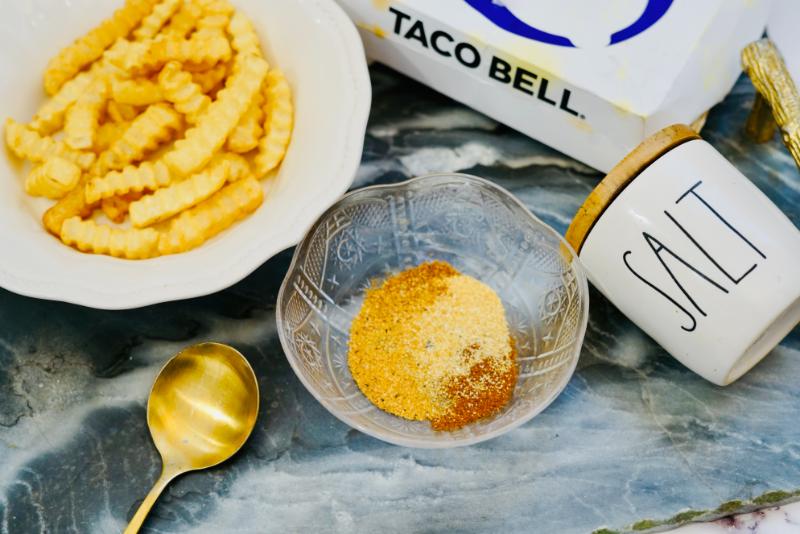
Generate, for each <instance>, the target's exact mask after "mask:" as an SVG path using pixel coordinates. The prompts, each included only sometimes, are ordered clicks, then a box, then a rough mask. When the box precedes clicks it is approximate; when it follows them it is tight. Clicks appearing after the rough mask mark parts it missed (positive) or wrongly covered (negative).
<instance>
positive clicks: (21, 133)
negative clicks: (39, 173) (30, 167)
mask: <svg viewBox="0 0 800 534" xmlns="http://www.w3.org/2000/svg"><path fill="white" fill-rule="evenodd" d="M6 144H7V145H8V148H10V149H11V152H13V153H14V155H16V156H17V157H19V158H22V159H27V160H30V161H32V162H34V163H41V162H44V161H46V160H48V159H50V158H52V157H54V156H60V157H62V158H64V159H68V160H69V161H72V162H73V163H76V164H77V165H78V166H79V167H80V168H81V169H88V168H89V167H90V166H91V165H92V163H94V159H95V155H94V153H92V152H80V151H77V150H72V149H71V148H69V147H68V146H67V145H66V144H64V143H63V142H62V141H56V140H54V139H53V138H52V137H46V136H41V135H39V134H38V133H36V132H35V131H33V130H31V129H30V128H28V127H26V126H25V125H24V124H20V123H18V122H16V121H15V120H14V119H10V118H9V119H6Z"/></svg>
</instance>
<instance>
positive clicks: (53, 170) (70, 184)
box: [25, 157, 81, 198]
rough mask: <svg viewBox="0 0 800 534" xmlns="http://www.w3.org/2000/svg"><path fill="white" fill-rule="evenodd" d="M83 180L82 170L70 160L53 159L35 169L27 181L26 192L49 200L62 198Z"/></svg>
mask: <svg viewBox="0 0 800 534" xmlns="http://www.w3.org/2000/svg"><path fill="white" fill-rule="evenodd" d="M80 178H81V170H80V168H79V167H78V166H77V165H75V164H74V163H72V162H71V161H69V160H66V159H64V158H59V157H53V158H50V159H48V160H47V161H45V162H44V163H42V164H41V165H39V166H37V167H34V168H33V169H32V170H31V172H30V174H28V177H27V178H26V179H25V192H26V193H28V194H29V195H33V196H38V197H47V198H61V197H63V196H64V195H66V194H67V193H68V192H69V191H70V190H71V189H72V188H74V187H75V186H76V185H77V184H78V181H79V180H80Z"/></svg>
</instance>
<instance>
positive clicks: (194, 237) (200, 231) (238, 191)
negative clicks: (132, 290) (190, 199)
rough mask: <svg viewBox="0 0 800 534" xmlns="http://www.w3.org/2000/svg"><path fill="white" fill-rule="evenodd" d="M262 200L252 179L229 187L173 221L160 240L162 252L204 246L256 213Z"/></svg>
mask: <svg viewBox="0 0 800 534" xmlns="http://www.w3.org/2000/svg"><path fill="white" fill-rule="evenodd" d="M263 198H264V193H263V191H262V189H261V185H260V184H259V182H258V181H257V180H256V179H254V178H252V177H251V178H245V179H243V180H239V181H236V182H233V183H231V184H228V185H226V186H225V187H223V188H222V189H220V190H219V191H218V192H217V193H215V194H214V195H213V196H211V197H210V198H208V199H206V200H205V201H203V202H201V203H200V204H198V205H197V206H194V207H193V208H190V209H188V210H186V211H184V212H183V213H181V214H180V215H178V216H177V217H175V218H174V219H172V221H171V222H170V225H169V228H168V229H167V231H166V232H164V233H162V234H161V237H160V238H159V242H158V251H159V253H161V254H174V253H177V252H185V251H187V250H191V249H193V248H195V247H197V246H199V245H201V244H203V243H204V242H205V241H207V240H208V239H211V238H212V237H214V236H215V235H217V234H218V233H220V232H221V231H223V230H224V229H226V228H227V227H229V226H230V225H232V224H233V223H235V222H236V221H238V220H239V219H242V218H244V217H246V216H247V215H249V214H250V213H252V212H253V211H255V210H256V208H258V207H259V206H260V205H261V202H262V200H263Z"/></svg>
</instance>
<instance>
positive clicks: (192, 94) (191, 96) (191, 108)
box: [158, 61, 211, 124]
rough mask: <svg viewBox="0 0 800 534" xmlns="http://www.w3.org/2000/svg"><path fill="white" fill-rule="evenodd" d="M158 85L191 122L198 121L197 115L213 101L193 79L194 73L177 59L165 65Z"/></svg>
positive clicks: (187, 120)
mask: <svg viewBox="0 0 800 534" xmlns="http://www.w3.org/2000/svg"><path fill="white" fill-rule="evenodd" d="M158 85H159V87H160V88H161V91H162V92H163V94H164V97H165V98H166V99H167V100H169V101H170V102H172V104H173V105H174V106H175V109H176V110H178V111H179V112H180V113H183V115H184V116H185V118H186V122H188V123H189V124H194V123H195V122H197V117H198V116H199V115H200V114H201V113H203V112H204V111H205V109H206V108H207V107H208V105H209V104H210V103H211V99H210V98H209V97H208V96H206V95H204V94H203V91H202V89H201V88H200V86H199V85H197V84H196V83H194V82H193V81H192V75H191V74H189V73H188V72H184V71H183V70H182V69H181V64H180V63H178V62H177V61H170V62H169V63H167V64H166V65H164V68H163V69H161V73H160V74H159V75H158Z"/></svg>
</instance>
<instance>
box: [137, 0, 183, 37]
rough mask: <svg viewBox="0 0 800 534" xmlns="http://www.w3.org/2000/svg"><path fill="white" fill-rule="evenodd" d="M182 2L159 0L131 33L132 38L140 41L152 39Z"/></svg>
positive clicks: (178, 0) (179, 0)
mask: <svg viewBox="0 0 800 534" xmlns="http://www.w3.org/2000/svg"><path fill="white" fill-rule="evenodd" d="M182 3H183V0H161V1H160V2H159V3H158V4H156V6H155V7H154V8H153V10H152V11H151V12H150V14H149V15H147V16H146V17H145V18H144V19H142V23H141V24H140V25H139V27H138V28H136V29H135V30H134V31H133V36H134V37H135V38H136V39H137V40H139V41H141V40H143V39H151V38H152V37H154V36H155V35H156V34H157V33H158V31H159V30H160V29H161V27H162V26H164V24H165V23H166V22H167V21H168V20H169V18H170V17H171V16H172V15H174V14H175V12H176V11H178V9H179V8H180V7H181V4H182Z"/></svg>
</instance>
